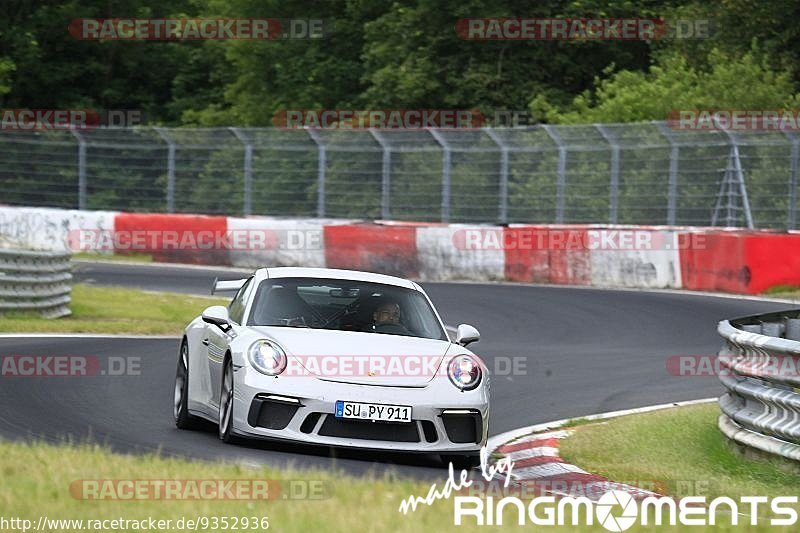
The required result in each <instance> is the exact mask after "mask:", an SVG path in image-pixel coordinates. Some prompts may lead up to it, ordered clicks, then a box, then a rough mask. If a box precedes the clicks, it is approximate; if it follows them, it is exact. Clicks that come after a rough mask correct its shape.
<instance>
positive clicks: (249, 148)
mask: <svg viewBox="0 0 800 533" xmlns="http://www.w3.org/2000/svg"><path fill="white" fill-rule="evenodd" d="M229 129H230V130H231V132H232V133H233V134H234V135H235V136H236V138H237V139H239V142H241V143H242V144H243V145H244V199H243V200H244V202H243V203H242V206H243V207H242V211H243V214H244V216H249V215H251V214H252V208H253V144H252V143H251V142H250V139H249V138H248V137H247V135H245V133H244V132H243V131H242V130H240V129H239V128H229Z"/></svg>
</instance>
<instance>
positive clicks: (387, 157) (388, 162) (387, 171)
mask: <svg viewBox="0 0 800 533" xmlns="http://www.w3.org/2000/svg"><path fill="white" fill-rule="evenodd" d="M369 132H370V134H372V137H373V138H374V139H375V140H376V141H377V142H378V144H379V145H381V148H382V149H383V158H382V160H381V218H382V219H384V220H389V219H390V218H391V213H390V211H391V210H390V207H391V190H392V181H391V179H392V174H391V173H392V149H391V147H390V146H389V143H387V142H386V139H385V138H384V137H383V135H382V134H381V133H380V132H379V131H378V130H376V129H375V128H370V129H369Z"/></svg>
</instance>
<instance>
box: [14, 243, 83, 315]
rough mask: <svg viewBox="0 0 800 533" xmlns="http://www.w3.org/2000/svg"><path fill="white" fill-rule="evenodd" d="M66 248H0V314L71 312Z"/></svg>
mask: <svg viewBox="0 0 800 533" xmlns="http://www.w3.org/2000/svg"><path fill="white" fill-rule="evenodd" d="M70 259H71V255H70V254H69V253H68V252H50V251H32V250H21V249H16V248H0V314H2V313H4V312H9V311H38V312H39V313H40V314H41V315H42V316H43V317H45V318H59V317H62V316H67V315H69V314H70V313H71V311H70V309H69V303H70V293H71V292H72V287H71V285H70V282H71V281H72V264H71V263H70Z"/></svg>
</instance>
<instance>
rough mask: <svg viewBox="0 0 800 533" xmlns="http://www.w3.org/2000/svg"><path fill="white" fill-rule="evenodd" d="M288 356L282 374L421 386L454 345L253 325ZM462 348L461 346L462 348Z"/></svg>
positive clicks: (352, 381) (439, 341) (388, 336)
mask: <svg viewBox="0 0 800 533" xmlns="http://www.w3.org/2000/svg"><path fill="white" fill-rule="evenodd" d="M252 329H253V330H255V331H257V332H259V333H261V334H263V335H264V336H265V337H266V338H270V339H272V340H274V341H276V342H277V343H278V344H280V346H281V347H282V348H283V349H284V351H285V352H286V355H287V356H288V358H289V361H288V363H287V370H286V371H284V373H285V374H286V375H294V374H296V373H297V372H305V373H304V374H303V375H313V376H316V377H318V378H320V379H324V380H327V381H334V382H340V383H357V384H361V385H378V386H400V387H423V386H425V385H426V384H428V383H429V382H430V381H431V379H433V378H434V376H436V375H437V373H438V375H440V376H443V377H445V379H446V373H444V371H443V370H439V367H440V366H441V363H442V359H443V358H444V357H445V355H446V354H447V352H448V350H450V349H451V346H453V344H452V343H451V342H449V341H444V340H436V339H422V338H417V337H405V336H401V335H386V334H380V333H363V332H355V331H333V330H320V329H309V328H286V327H273V326H256V327H253V328H252ZM462 350H463V348H462Z"/></svg>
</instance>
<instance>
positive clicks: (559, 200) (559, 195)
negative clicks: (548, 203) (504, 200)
mask: <svg viewBox="0 0 800 533" xmlns="http://www.w3.org/2000/svg"><path fill="white" fill-rule="evenodd" d="M542 129H544V131H545V132H546V133H547V134H548V135H549V136H550V138H551V139H553V142H554V143H556V146H558V180H557V181H556V223H557V224H563V223H564V207H565V204H566V197H565V196H566V194H565V193H566V187H567V146H566V145H565V144H564V141H563V139H561V135H559V134H558V132H557V131H556V130H554V129H553V127H552V126H549V125H547V124H543V125H542Z"/></svg>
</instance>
